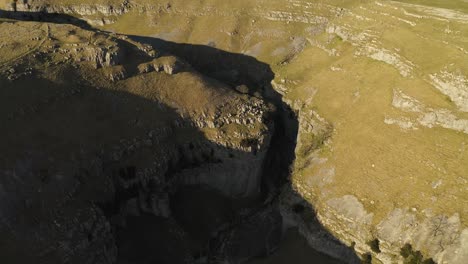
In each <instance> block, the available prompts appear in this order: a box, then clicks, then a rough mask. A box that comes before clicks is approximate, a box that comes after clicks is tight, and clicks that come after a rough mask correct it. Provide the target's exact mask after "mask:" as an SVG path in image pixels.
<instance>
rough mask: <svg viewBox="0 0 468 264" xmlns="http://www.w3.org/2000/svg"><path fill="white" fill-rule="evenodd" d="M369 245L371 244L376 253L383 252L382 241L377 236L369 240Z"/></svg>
mask: <svg viewBox="0 0 468 264" xmlns="http://www.w3.org/2000/svg"><path fill="white" fill-rule="evenodd" d="M367 245H369V246H370V248H371V249H372V251H374V252H375V253H380V252H382V251H381V250H380V241H379V240H378V239H377V238H376V239H374V240H371V241H369V242H367Z"/></svg>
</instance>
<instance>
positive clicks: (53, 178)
mask: <svg viewBox="0 0 468 264" xmlns="http://www.w3.org/2000/svg"><path fill="white" fill-rule="evenodd" d="M21 26H25V27H30V28H31V29H32V28H36V27H42V29H41V30H38V32H37V34H38V35H37V37H38V38H43V41H42V42H41V44H40V46H39V47H37V48H36V50H35V51H34V52H33V53H30V54H27V55H25V56H18V57H17V58H16V59H15V60H13V61H10V62H8V63H6V64H3V65H2V70H1V75H2V77H1V80H0V81H1V87H2V91H1V92H2V93H3V94H4V96H2V99H4V102H2V113H4V114H2V116H1V117H2V122H4V123H5V124H6V126H7V127H8V130H7V131H6V132H5V133H6V134H5V135H4V137H2V141H1V145H2V170H1V173H2V177H1V179H2V182H1V189H2V192H1V194H2V208H1V209H2V214H1V215H2V225H1V226H2V228H1V233H2V234H4V236H3V235H2V238H3V239H6V240H5V242H6V241H8V243H1V244H2V250H1V252H2V254H5V256H3V257H4V259H6V260H11V261H12V262H14V261H18V262H19V263H21V261H23V262H24V261H34V262H36V263H49V262H50V261H52V262H57V263H114V262H115V261H116V260H117V258H118V256H117V248H116V244H117V246H118V247H121V252H122V251H125V250H123V249H122V247H125V246H126V245H119V241H118V238H117V237H116V236H115V234H116V232H117V233H119V236H125V233H126V232H127V231H126V230H132V228H138V226H139V225H142V224H141V221H143V222H145V218H149V219H153V220H154V222H156V223H160V222H161V221H162V222H163V223H162V224H161V223H160V224H161V226H166V227H167V228H168V229H174V230H173V231H168V233H167V235H168V236H169V237H171V238H172V239H174V241H177V237H179V238H180V237H186V236H187V234H186V233H185V232H184V231H183V230H182V229H181V228H180V227H179V226H178V224H177V221H175V220H174V218H173V217H172V215H171V210H170V207H171V206H170V199H171V196H172V195H173V194H174V193H176V192H177V190H178V189H179V188H181V187H183V186H186V185H192V186H196V185H202V186H207V187H208V188H209V189H210V190H211V191H210V192H214V193H215V197H221V198H222V199H225V200H226V203H231V202H232V201H240V200H242V199H246V198H250V199H255V197H257V196H259V195H260V183H261V176H262V173H261V168H262V166H263V162H264V160H265V155H266V152H267V149H268V146H269V144H270V143H269V142H270V138H271V134H272V133H273V131H274V125H273V122H272V113H273V108H272V107H271V106H268V105H267V104H265V103H264V102H263V101H262V100H260V99H257V98H255V97H251V96H248V95H242V94H238V93H236V92H234V91H233V90H232V89H230V88H229V87H227V86H226V85H224V84H222V83H220V82H218V81H214V80H212V79H207V78H205V77H203V76H201V75H200V74H198V73H196V72H195V71H193V70H191V69H190V66H189V65H187V64H186V63H184V62H183V61H180V60H178V59H177V58H174V57H167V56H165V57H160V58H158V57H157V56H156V55H155V53H156V52H155V51H153V50H151V49H148V47H145V46H144V45H140V44H138V43H135V42H133V41H130V40H128V41H127V40H126V38H125V37H121V36H114V37H112V36H109V35H107V34H104V33H95V32H89V31H85V30H82V29H79V28H76V27H73V26H70V25H55V24H39V25H36V24H34V23H28V24H26V23H24V25H23V24H21V23H20V22H17V23H2V24H1V25H0V27H2V30H15V29H14V28H13V27H21ZM7 27H9V28H8V29H6V28H7ZM90 35H91V37H90V38H92V39H93V40H94V41H93V43H92V44H90V43H88V42H83V41H82V40H83V39H87V38H84V37H85V36H86V37H88V36H90ZM28 37H30V36H28ZM70 40H73V41H70ZM129 56H131V57H132V60H129V59H128V58H129ZM180 65H184V67H181V66H180ZM160 70H162V71H163V72H162V73H160V72H158V71H160ZM176 72H178V74H175V73H176ZM171 74H172V75H171ZM187 84H190V87H191V89H190V90H187V89H186V85H187ZM33 87H34V89H31V88H33ZM246 186H247V188H245V187H246ZM223 197H224V198H223ZM253 207H254V208H255V204H253ZM232 210H233V213H234V214H238V213H237V209H235V208H233V209H232ZM247 211H249V210H248V209H247ZM255 211H258V210H255ZM270 211H272V210H270ZM270 211H267V213H263V212H259V213H254V214H253V213H250V214H252V215H253V216H252V217H251V218H258V220H255V221H246V222H247V223H250V227H246V228H247V229H244V231H242V228H241V229H239V230H240V231H239V232H241V233H242V232H244V233H245V232H247V233H248V232H249V230H252V229H251V228H254V229H258V227H260V226H262V227H264V228H265V227H266V229H265V230H264V231H260V232H261V233H262V232H272V230H271V229H270V227H271V228H273V230H281V220H280V219H278V213H275V212H272V213H269V212H270ZM273 211H274V210H273ZM247 213H249V212H247ZM129 217H130V218H129ZM134 217H135V218H134ZM139 217H141V218H139ZM135 219H137V220H135ZM270 219H271V220H270ZM275 219H276V220H275ZM158 221H159V222H158ZM150 222H151V223H147V224H148V225H149V226H148V230H151V227H152V226H153V227H154V225H155V224H154V222H153V221H150ZM128 223H130V224H128ZM251 223H255V224H254V226H252V225H251ZM261 223H267V224H266V225H265V224H261ZM268 223H270V224H268ZM216 224H217V225H214V227H211V228H213V230H211V231H212V232H219V231H217V230H216V229H220V230H221V229H222V224H225V221H224V222H221V223H216ZM129 225H130V226H129ZM259 225H260V226H259ZM242 226H243V225H241V227H242ZM148 230H146V231H148ZM229 230H230V231H229V232H227V235H226V238H223V239H222V242H219V243H215V244H214V245H215V246H216V247H218V248H220V250H219V251H215V250H210V252H219V253H217V255H215V256H211V257H212V258H226V257H229V258H233V259H238V260H239V261H240V260H242V259H245V258H248V257H249V255H246V254H252V252H250V250H246V251H245V252H244V253H242V252H241V253H239V252H237V251H236V250H237V249H238V247H239V245H238V243H234V242H232V243H231V242H230V241H236V239H238V238H237V236H236V231H235V230H234V229H229ZM273 232H276V235H274V236H273V237H271V236H270V237H271V238H273V241H271V243H266V242H265V243H264V242H260V243H258V245H256V246H259V245H260V248H259V249H258V252H257V253H255V254H263V253H262V252H265V250H266V252H268V251H269V250H271V249H272V248H274V247H275V244H276V243H277V242H275V240H277V239H278V238H277V237H278V232H277V231H273ZM31 234H33V236H32V237H31ZM279 235H280V234H279ZM241 237H242V236H241ZM259 237H260V238H259V239H262V237H263V236H261V235H260V236H259ZM265 237H266V236H265ZM275 237H276V238H275ZM271 238H270V239H271ZM150 239H151V238H150ZM152 239H155V238H152ZM116 240H117V241H116ZM184 240H190V239H184ZM230 243H231V244H233V246H234V248H233V247H232V246H229V245H230ZM263 245H267V247H271V248H269V249H268V248H267V249H263V248H262V247H263ZM179 246H180V247H181V250H180V251H179V252H178V253H177V254H178V255H173V256H172V257H174V258H175V261H174V262H173V263H178V262H179V263H186V262H190V261H193V256H192V254H193V246H192V247H189V246H188V245H183V243H182V245H179ZM251 246H252V245H251ZM91 247H92V248H93V250H89V249H90V248H91ZM195 248H197V247H195ZM241 248H242V247H241ZM149 250H154V248H153V249H148V251H149ZM229 252H231V253H229ZM159 253H161V252H159ZM145 254H149V257H150V258H155V257H157V256H152V255H151V253H148V252H145ZM202 255H203V254H202ZM125 257H127V258H129V261H130V260H132V258H134V257H135V256H131V254H130V255H128V256H125ZM137 257H138V256H137Z"/></svg>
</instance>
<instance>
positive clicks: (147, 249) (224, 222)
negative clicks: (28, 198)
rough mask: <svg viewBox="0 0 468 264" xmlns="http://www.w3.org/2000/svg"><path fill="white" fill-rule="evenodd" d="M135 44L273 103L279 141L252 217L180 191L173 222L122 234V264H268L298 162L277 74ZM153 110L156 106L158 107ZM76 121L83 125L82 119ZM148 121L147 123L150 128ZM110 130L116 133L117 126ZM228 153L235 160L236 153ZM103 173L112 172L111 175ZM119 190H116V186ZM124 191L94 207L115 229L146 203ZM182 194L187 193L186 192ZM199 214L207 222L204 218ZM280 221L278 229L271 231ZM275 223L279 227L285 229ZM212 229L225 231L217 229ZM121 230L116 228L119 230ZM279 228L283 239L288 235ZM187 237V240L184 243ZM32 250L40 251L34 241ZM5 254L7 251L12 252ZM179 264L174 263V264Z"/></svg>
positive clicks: (226, 55) (150, 222)
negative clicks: (128, 208) (127, 210)
mask: <svg viewBox="0 0 468 264" xmlns="http://www.w3.org/2000/svg"><path fill="white" fill-rule="evenodd" d="M12 13H14V12H7V11H2V12H0V16H2V17H10V18H14V19H18V20H22V21H30V20H33V21H47V22H50V23H71V24H73V25H75V26H78V27H81V28H84V29H88V30H90V29H91V27H90V26H89V25H88V24H87V23H86V22H84V21H82V20H79V19H77V18H74V17H69V16H67V15H55V14H44V13H37V14H36V13H34V14H20V15H19V16H18V14H12ZM5 14H6V15H5ZM39 19H41V20H39ZM57 19H58V20H57ZM56 20H57V21H56ZM130 37H131V38H132V39H134V40H136V41H139V42H142V43H146V44H150V45H153V46H154V47H155V48H157V49H158V50H160V51H163V52H167V53H168V54H173V55H176V56H178V57H180V58H182V59H184V60H185V61H187V62H188V63H189V64H190V65H191V66H192V67H193V68H194V69H195V70H197V71H199V72H200V73H202V74H204V75H205V76H208V77H210V78H213V79H216V80H219V81H221V82H224V83H226V84H228V85H230V86H232V87H233V89H236V87H237V90H239V92H242V93H249V94H250V95H252V96H257V97H262V98H263V99H264V100H266V101H267V102H269V103H271V104H273V105H275V106H276V116H275V131H274V135H273V137H272V141H271V146H270V148H269V150H268V153H267V157H266V160H265V161H264V164H263V178H262V188H261V192H262V194H263V198H262V199H261V200H260V201H255V202H254V203H255V204H254V205H252V204H251V205H249V207H250V209H249V210H247V213H245V212H242V213H241V211H243V210H241V209H239V208H234V207H235V206H233V204H235V203H236V201H234V200H233V199H232V198H230V197H224V196H222V195H220V194H219V193H216V192H214V191H213V190H211V189H210V188H207V187H206V186H195V187H194V186H191V187H193V188H192V189H190V187H187V186H185V187H184V186H181V187H180V189H179V188H178V190H176V191H173V193H172V194H171V196H170V200H171V201H169V202H170V205H171V206H170V207H171V211H172V213H173V215H174V217H173V218H169V219H168V218H164V217H160V216H154V215H151V214H143V215H140V216H131V217H129V218H128V219H127V222H128V223H129V226H126V227H125V228H124V229H119V228H116V231H115V232H116V234H117V235H116V239H117V245H118V247H119V255H120V257H119V259H120V262H119V263H130V262H129V261H133V262H132V263H149V262H148V261H150V262H151V261H153V262H154V261H157V263H177V262H178V261H174V260H175V259H179V260H180V261H179V263H184V261H185V260H184V258H185V257H187V258H192V257H195V259H197V258H198V259H199V260H198V261H199V262H200V261H202V262H203V261H205V263H219V261H220V259H219V258H220V257H222V256H229V257H230V258H233V259H234V260H242V259H244V258H245V256H246V255H249V254H250V256H251V257H266V256H267V255H269V254H271V253H273V251H274V250H275V249H276V248H277V246H278V245H279V243H280V241H279V240H278V239H276V238H275V236H276V235H273V238H262V237H255V236H262V235H266V234H268V235H272V234H274V233H275V232H276V233H277V231H278V230H276V229H277V228H278V226H281V225H282V223H281V221H282V220H281V217H279V218H278V216H279V197H280V192H281V190H283V189H288V188H283V187H284V186H285V185H289V184H290V181H289V176H290V168H291V165H292V164H293V162H294V159H295V147H296V137H297V132H298V120H297V116H296V114H295V113H294V111H293V110H292V109H291V108H290V107H289V106H288V105H287V104H285V103H284V102H283V100H282V96H281V94H279V93H278V92H276V91H275V90H274V89H273V87H272V86H271V81H272V80H273V79H274V76H275V75H274V73H273V71H272V70H271V68H270V66H269V65H268V64H266V63H263V62H260V61H258V60H257V59H255V58H253V57H250V56H247V55H243V54H236V53H231V52H227V51H223V50H219V49H216V48H214V47H210V46H204V45H193V44H180V43H174V42H171V41H166V40H162V39H158V38H150V37H142V36H130ZM242 85H246V86H247V87H239V86H242ZM189 88H190V87H187V89H189ZM88 92H90V93H97V94H96V95H99V94H101V93H111V95H110V96H109V98H115V99H113V100H123V99H122V98H126V99H125V100H124V101H128V100H130V101H133V102H134V103H132V105H133V104H135V105H143V106H144V105H146V106H148V107H144V109H146V110H145V111H150V112H149V114H150V115H146V114H145V116H151V111H153V110H151V109H153V108H156V107H160V104H159V103H155V102H151V101H147V100H146V99H143V98H138V97H136V96H134V95H129V94H125V93H115V92H104V91H94V90H92V89H88ZM119 98H120V99H119ZM90 100H91V97H90ZM152 104H155V105H154V106H151V105H152ZM123 106H124V105H123ZM112 107H113V108H111V109H114V108H115V105H114V106H112ZM127 110H128V111H130V113H132V111H133V110H132V109H127ZM127 114H128V113H127ZM135 114H137V113H135ZM112 116H116V113H112ZM170 116H173V118H174V119H177V118H179V117H177V114H175V112H174V111H172V114H170ZM76 118H80V116H77V117H76ZM146 121H149V120H146ZM146 121H145V120H142V122H146ZM78 124H79V123H78ZM51 125H53V124H51ZM81 125H84V124H81ZM109 125H111V126H114V125H113V124H109ZM114 133H117V134H118V133H120V131H118V130H117V131H115V132H114ZM193 133H194V135H197V136H196V137H199V138H200V139H199V140H201V141H206V140H203V135H201V134H200V133H199V132H197V131H193ZM205 143H207V142H205ZM207 144H208V143H207ZM225 151H227V152H229V151H230V150H225ZM183 163H184V162H183ZM103 164H107V165H105V166H104V167H106V166H110V167H111V168H114V169H113V170H114V171H115V172H116V173H117V175H119V174H120V175H121V176H122V177H124V178H125V177H128V174H129V173H130V174H131V175H134V171H135V169H137V168H138V167H137V166H135V165H134V164H124V163H120V162H104V161H103ZM177 166H182V165H181V164H180V163H175V164H173V165H172V168H173V169H175V170H179V169H180V168H177ZM103 171H109V170H108V169H107V170H105V169H104V170H103ZM103 173H104V172H103ZM114 174H115V173H114ZM103 175H104V176H103V177H111V178H112V177H115V176H109V173H104V174H103ZM114 184H116V183H115V182H114ZM153 185H154V184H153ZM116 188H117V192H116V193H117V194H116V196H115V198H114V199H112V200H111V201H98V200H91V202H93V203H97V202H99V204H100V205H101V208H103V210H104V211H105V213H106V214H107V216H108V219H109V221H111V222H113V221H117V222H118V221H120V220H118V212H119V211H120V209H121V204H122V203H125V202H127V201H129V200H130V199H133V198H135V197H138V195H139V194H138V191H135V189H131V190H122V189H120V193H119V188H120V187H116ZM151 188H155V189H158V188H160V186H159V187H158V186H152V187H151ZM184 188H185V189H184ZM186 188H189V189H186ZM289 189H291V190H292V188H291V187H289ZM179 190H185V191H183V192H180V191H179ZM187 190H190V191H187ZM297 197H299V198H298V199H302V198H300V196H297ZM39 201H40V200H39ZM194 201H196V203H199V204H203V207H205V210H201V209H202V208H201V207H197V206H198V205H197V204H196V203H195V202H194ZM214 201H216V202H214ZM116 203H117V204H116ZM296 204H303V205H304V204H305V206H303V207H304V208H308V209H307V212H308V213H307V214H308V218H309V219H311V220H313V221H312V222H311V223H312V224H311V225H313V228H312V229H313V230H315V231H314V232H317V233H321V234H323V237H325V238H326V239H331V240H333V243H335V244H338V245H339V244H340V243H339V242H338V241H337V240H336V239H334V238H333V236H332V235H331V234H329V232H328V231H327V230H325V229H324V228H323V227H322V226H321V225H320V223H319V222H318V221H317V220H316V217H315V215H314V209H313V206H312V205H309V204H308V203H307V202H306V201H304V200H303V199H302V200H301V201H298V202H297V203H296ZM51 206H53V204H51ZM210 206H212V207H210ZM206 207H209V209H206ZM226 208H227V209H226ZM301 208H302V207H301ZM304 208H302V209H297V208H295V209H294V208H293V209H294V210H293V211H294V212H296V213H297V214H298V215H302V214H304V210H305V209H304ZM184 212H192V213H193V215H187V214H185V213H184ZM198 213H199V214H200V215H196V214H198ZM213 214H214V215H215V217H216V219H218V220H219V219H221V220H220V222H219V221H218V220H216V221H218V222H216V221H215V222H216V223H214V222H213ZM116 219H117V220H116ZM272 221H273V222H274V223H271V222H272ZM275 221H279V223H277V222H275ZM210 225H217V226H216V228H215V227H213V226H210ZM114 226H116V225H115V224H114ZM117 226H118V225H117ZM265 226H267V228H269V227H273V228H274V229H275V230H265V229H262V228H264V227H265ZM279 228H280V230H279V231H280V232H281V227H279ZM171 229H173V230H176V231H177V230H179V231H180V232H179V231H177V232H178V233H177V232H176V233H177V234H179V236H177V237H171V236H169V235H168V234H167V232H169V231H168V230H171ZM214 231H216V232H214ZM213 232H214V233H216V235H215V236H213ZM180 234H183V236H182V235H180ZM171 235H172V234H171ZM168 236H169V237H168ZM184 236H185V237H184ZM161 239H164V240H161ZM226 241H227V242H226ZM30 243H34V241H31V242H30ZM203 243H205V246H201V247H204V248H203V249H200V244H203ZM258 243H269V244H270V245H266V246H260V247H259V249H252V248H250V247H251V246H258V245H255V244H258ZM0 244H1V243H0ZM31 246H33V245H31ZM174 247H175V248H174ZM181 247H182V248H181ZM339 247H341V248H342V250H343V251H347V252H348V253H347V254H348V255H349V256H350V257H349V259H347V261H348V262H350V263H356V262H357V260H358V258H357V256H356V255H355V254H352V253H350V252H351V249H349V248H347V247H346V246H345V245H339ZM176 249H177V250H176ZM0 250H1V251H4V250H6V249H0ZM194 252H198V253H194ZM295 254H300V252H299V253H298V252H295ZM172 257H173V259H171V258H172ZM203 259H205V260H203ZM307 261H308V262H307V263H314V261H316V260H313V259H311V260H307ZM320 261H321V262H320V263H326V262H324V260H323V259H322V260H320ZM12 263H13V262H12ZM83 263H85V262H83ZM102 263H105V262H102ZM272 263H274V261H272ZM330 263H335V262H334V260H333V261H332V260H330Z"/></svg>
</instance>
